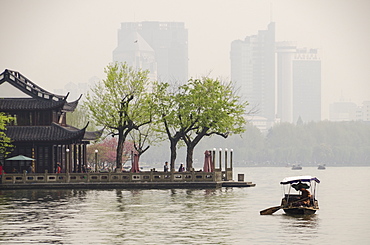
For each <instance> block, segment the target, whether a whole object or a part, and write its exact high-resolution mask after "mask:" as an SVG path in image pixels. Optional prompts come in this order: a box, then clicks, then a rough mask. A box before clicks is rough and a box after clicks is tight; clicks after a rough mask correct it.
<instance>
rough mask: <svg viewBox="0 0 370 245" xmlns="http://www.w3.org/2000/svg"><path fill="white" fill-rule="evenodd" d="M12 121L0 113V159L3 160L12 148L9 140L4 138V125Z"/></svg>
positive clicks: (11, 118)
mask: <svg viewBox="0 0 370 245" xmlns="http://www.w3.org/2000/svg"><path fill="white" fill-rule="evenodd" d="M13 120H14V118H13V117H10V116H7V115H6V114H5V113H3V112H0V158H1V157H4V158H5V157H6V156H7V155H8V154H9V153H10V152H11V149H12V148H13V147H14V146H13V145H12V144H11V139H10V138H9V137H7V136H6V125H8V124H9V123H10V122H12V121H13Z"/></svg>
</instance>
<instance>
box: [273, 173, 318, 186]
mask: <svg viewBox="0 0 370 245" xmlns="http://www.w3.org/2000/svg"><path fill="white" fill-rule="evenodd" d="M311 181H316V182H317V183H320V180H319V179H318V178H316V177H313V176H309V175H307V176H295V177H286V178H284V179H283V180H282V181H281V182H280V184H281V185H288V184H294V183H298V182H311Z"/></svg>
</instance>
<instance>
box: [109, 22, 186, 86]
mask: <svg viewBox="0 0 370 245" xmlns="http://www.w3.org/2000/svg"><path fill="white" fill-rule="evenodd" d="M113 61H120V62H123V61H126V62H128V63H129V64H130V65H134V66H135V67H139V68H143V69H149V70H150V76H151V77H152V78H155V79H158V80H161V81H180V82H185V81H187V80H188V30H187V29H185V24H184V23H182V22H157V21H145V22H125V23H121V29H120V30H118V46H117V48H116V49H115V50H114V51H113Z"/></svg>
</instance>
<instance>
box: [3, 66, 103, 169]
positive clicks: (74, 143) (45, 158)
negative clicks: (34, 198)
mask: <svg viewBox="0 0 370 245" xmlns="http://www.w3.org/2000/svg"><path fill="white" fill-rule="evenodd" d="M4 83H9V84H10V85H12V86H14V87H15V88H16V89H18V90H20V91H21V92H23V94H24V95H25V96H27V97H21V98H18V97H14V98H13V97H9V98H8V97H6V98H4V97H3V98H1V97H0V112H5V113H6V114H8V115H10V116H12V117H14V118H15V120H14V121H13V122H12V124H11V125H9V126H7V130H6V131H5V132H6V135H7V136H8V137H10V138H11V139H12V144H13V145H14V146H15V147H14V150H13V151H12V153H11V154H10V155H8V156H7V158H10V157H12V156H17V155H24V156H27V157H30V158H33V159H35V160H34V161H9V160H5V159H1V158H4V157H3V156H0V160H1V161H2V162H4V164H3V168H4V170H5V172H12V171H13V170H14V169H15V170H16V171H18V172H23V171H24V170H28V169H29V167H30V166H33V168H34V170H35V172H37V173H43V172H45V171H48V172H49V173H50V172H55V171H56V166H57V163H60V165H61V167H62V172H82V171H83V170H84V169H86V167H87V156H86V146H87V144H89V143H90V141H91V140H95V139H97V138H99V137H100V136H101V133H102V131H97V132H87V131H86V127H87V125H86V127H85V128H83V129H78V128H76V127H73V126H70V125H67V124H66V112H72V111H74V110H75V108H76V107H77V104H78V101H79V100H80V98H81V97H80V98H79V99H77V100H76V101H73V102H67V97H68V94H67V95H66V96H61V95H55V94H53V93H50V92H48V91H46V90H44V89H42V88H40V87H39V86H37V85H36V84H35V83H33V82H31V81H30V80H28V79H27V78H26V77H24V76H23V75H21V74H20V73H19V72H16V71H11V70H5V71H4V72H3V73H1V74H0V90H1V86H2V85H4Z"/></svg>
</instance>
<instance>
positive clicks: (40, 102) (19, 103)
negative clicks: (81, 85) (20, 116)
mask: <svg viewBox="0 0 370 245" xmlns="http://www.w3.org/2000/svg"><path fill="white" fill-rule="evenodd" d="M65 103H66V102H65V101H64V100H61V101H50V100H44V99H32V98H0V111H4V112H6V111H17V110H49V109H56V108H62V107H63V106H64V104H65Z"/></svg>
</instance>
